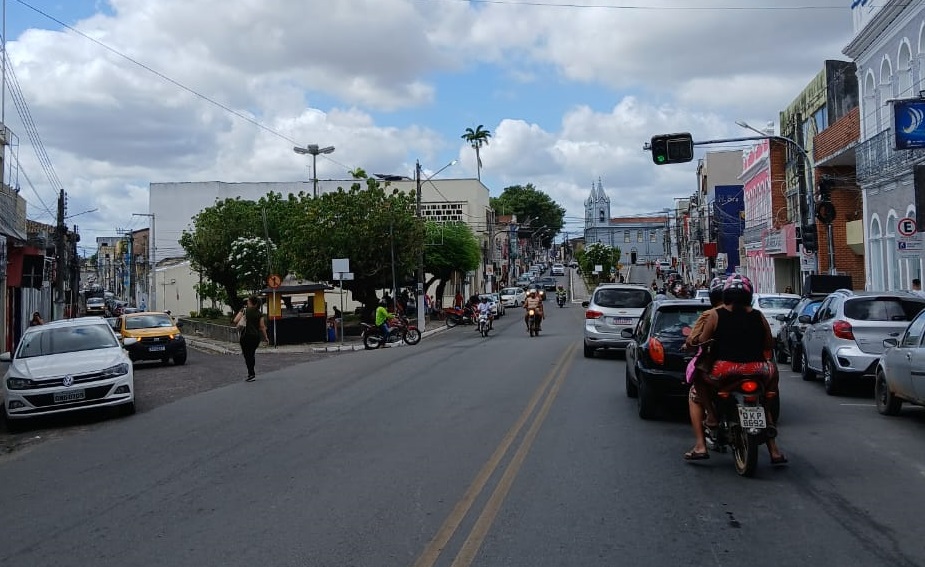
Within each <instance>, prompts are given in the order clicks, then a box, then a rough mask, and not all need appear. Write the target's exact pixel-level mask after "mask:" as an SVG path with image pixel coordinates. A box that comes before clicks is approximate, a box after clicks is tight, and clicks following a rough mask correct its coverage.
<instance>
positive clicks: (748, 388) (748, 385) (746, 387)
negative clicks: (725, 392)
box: [739, 380, 758, 394]
mask: <svg viewBox="0 0 925 567" xmlns="http://www.w3.org/2000/svg"><path fill="white" fill-rule="evenodd" d="M739 388H740V389H741V390H742V391H743V392H745V393H746V394H751V393H752V392H757V391H758V382H755V381H754V380H746V381H744V382H742V384H741V385H740V386H739Z"/></svg>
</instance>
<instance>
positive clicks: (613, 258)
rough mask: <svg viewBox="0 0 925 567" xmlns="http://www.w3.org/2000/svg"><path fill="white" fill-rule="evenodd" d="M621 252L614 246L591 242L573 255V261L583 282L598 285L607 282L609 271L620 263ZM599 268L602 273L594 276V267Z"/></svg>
mask: <svg viewBox="0 0 925 567" xmlns="http://www.w3.org/2000/svg"><path fill="white" fill-rule="evenodd" d="M620 255H621V251H620V249H619V248H617V247H616V246H608V245H606V244H604V243H602V242H592V243H591V244H589V245H587V246H585V247H584V249H582V250H579V251H578V252H577V253H576V254H575V261H576V262H578V265H579V267H581V273H582V275H583V276H584V277H585V281H588V282H591V283H593V284H599V283H601V282H603V281H607V280H608V279H609V276H610V269H611V268H616V267H617V265H619V263H620ZM595 266H601V268H602V271H601V272H600V273H599V274H594V267H595Z"/></svg>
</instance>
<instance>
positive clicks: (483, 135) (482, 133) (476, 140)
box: [460, 124, 491, 181]
mask: <svg viewBox="0 0 925 567" xmlns="http://www.w3.org/2000/svg"><path fill="white" fill-rule="evenodd" d="M460 138H462V139H463V140H465V141H466V142H467V143H468V144H469V145H470V146H472V149H473V150H475V171H476V175H477V176H478V179H479V181H481V180H482V156H481V153H480V151H481V149H482V146H487V145H488V139H489V138H491V130H486V129H485V128H483V125H482V124H479V125H478V126H476V128H475V130H473V129H472V128H466V133H465V134H463V135H462V136H460Z"/></svg>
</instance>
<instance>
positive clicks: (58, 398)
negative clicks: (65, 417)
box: [54, 390, 87, 404]
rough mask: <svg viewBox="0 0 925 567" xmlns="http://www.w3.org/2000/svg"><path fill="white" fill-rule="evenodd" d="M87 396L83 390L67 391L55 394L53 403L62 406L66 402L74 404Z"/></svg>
mask: <svg viewBox="0 0 925 567" xmlns="http://www.w3.org/2000/svg"><path fill="white" fill-rule="evenodd" d="M86 396H87V394H86V393H85V392H84V391H83V390H68V391H66V392H55V394H54V401H55V403H56V404H63V403H67V402H76V401H78V400H82V399H84V398H85V397H86Z"/></svg>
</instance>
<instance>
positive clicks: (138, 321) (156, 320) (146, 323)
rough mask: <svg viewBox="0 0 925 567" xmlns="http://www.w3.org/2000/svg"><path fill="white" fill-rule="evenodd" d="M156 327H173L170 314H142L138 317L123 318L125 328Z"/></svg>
mask: <svg viewBox="0 0 925 567" xmlns="http://www.w3.org/2000/svg"><path fill="white" fill-rule="evenodd" d="M156 327H173V321H172V320H171V319H170V315H165V314H156V315H142V316H140V317H128V318H126V320H125V328H126V329H152V328H156Z"/></svg>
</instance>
